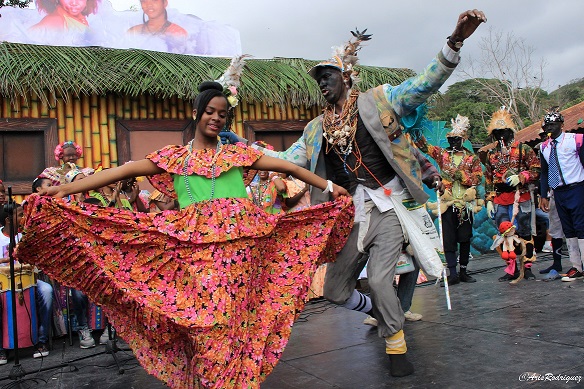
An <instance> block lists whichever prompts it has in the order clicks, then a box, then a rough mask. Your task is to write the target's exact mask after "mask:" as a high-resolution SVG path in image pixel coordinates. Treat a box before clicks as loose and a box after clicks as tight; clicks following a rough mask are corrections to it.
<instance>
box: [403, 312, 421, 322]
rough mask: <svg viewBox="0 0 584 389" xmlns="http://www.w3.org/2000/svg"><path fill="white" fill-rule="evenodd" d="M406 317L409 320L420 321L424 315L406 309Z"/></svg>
mask: <svg viewBox="0 0 584 389" xmlns="http://www.w3.org/2000/svg"><path fill="white" fill-rule="evenodd" d="M404 317H405V318H406V320H407V321H418V320H422V317H423V316H422V315H420V314H419V313H414V312H412V311H406V312H404Z"/></svg>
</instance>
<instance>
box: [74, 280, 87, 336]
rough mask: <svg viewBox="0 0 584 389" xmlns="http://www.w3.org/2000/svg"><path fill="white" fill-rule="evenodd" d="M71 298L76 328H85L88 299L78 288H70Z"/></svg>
mask: <svg viewBox="0 0 584 389" xmlns="http://www.w3.org/2000/svg"><path fill="white" fill-rule="evenodd" d="M71 300H73V308H74V309H73V313H75V317H76V318H77V328H78V329H80V330H86V329H87V328H88V327H87V307H88V306H89V299H88V298H87V296H86V295H85V294H84V293H83V292H81V291H80V290H77V289H73V288H71Z"/></svg>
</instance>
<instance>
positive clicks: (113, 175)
mask: <svg viewBox="0 0 584 389" xmlns="http://www.w3.org/2000/svg"><path fill="white" fill-rule="evenodd" d="M160 173H164V169H161V168H159V167H158V166H156V164H155V163H154V162H152V161H150V160H149V159H142V160H140V161H136V162H130V163H127V164H124V165H122V166H118V167H115V168H112V169H107V170H102V171H100V172H97V173H95V174H92V175H90V176H88V177H87V178H84V179H82V180H77V181H75V182H72V183H70V184H65V185H59V186H51V187H49V188H47V189H44V190H43V189H41V190H40V192H39V194H40V195H48V196H55V197H59V198H60V197H64V196H68V195H70V194H73V193H80V192H87V191H89V190H95V189H98V188H101V187H104V186H106V185H109V184H112V183H114V182H118V181H120V180H125V179H128V178H132V177H139V176H151V175H154V174H160Z"/></svg>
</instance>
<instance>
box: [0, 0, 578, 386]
mask: <svg viewBox="0 0 584 389" xmlns="http://www.w3.org/2000/svg"><path fill="white" fill-rule="evenodd" d="M142 3H143V4H144V3H146V2H142ZM146 11H147V10H146V9H145V13H146ZM150 11H152V13H153V10H150V9H148V12H150ZM153 15H154V14H153ZM153 15H150V14H149V17H150V18H151V19H152V20H154V16H153ZM483 22H486V17H485V15H484V14H483V13H482V12H481V11H478V10H469V11H466V12H463V13H462V14H461V15H460V16H459V18H458V21H457V23H456V26H455V28H454V31H453V32H452V34H451V35H450V36H449V37H448V38H447V41H446V44H445V45H444V47H443V48H442V49H441V50H440V51H439V52H438V54H437V55H436V57H435V58H434V59H433V60H432V61H431V62H430V64H429V65H428V66H427V67H426V69H424V71H422V72H421V73H420V74H419V75H417V76H415V77H413V78H410V79H408V80H406V81H404V82H403V83H402V84H400V85H398V86H392V85H389V84H385V85H380V86H378V87H375V88H372V89H370V90H367V91H365V92H361V91H360V90H359V88H358V81H359V79H358V74H357V71H356V70H355V69H354V65H355V64H356V61H357V52H358V51H359V49H360V44H361V43H362V42H364V41H367V40H369V39H370V38H371V36H370V35H366V34H364V33H362V32H359V31H355V32H353V38H352V40H350V41H349V42H348V43H347V44H345V45H344V46H342V49H341V50H336V51H335V53H334V54H333V57H332V58H331V59H329V60H326V61H323V62H321V63H319V64H317V65H316V66H314V67H313V68H312V69H311V70H310V71H309V74H310V76H311V77H312V78H313V79H314V80H315V81H316V83H317V84H318V86H319V89H320V91H321V92H322V95H323V97H324V100H325V101H326V103H325V106H324V109H323V114H322V115H320V116H318V117H317V118H315V119H314V120H312V121H311V122H310V123H309V124H308V125H307V126H306V128H305V130H304V133H303V134H302V136H301V137H300V138H299V139H298V141H296V142H295V143H294V144H293V145H292V146H291V147H290V148H288V149H287V150H285V151H280V152H278V151H275V150H273V148H272V147H270V146H269V145H267V144H266V143H263V142H255V143H253V144H252V145H250V146H247V145H246V141H245V140H244V139H241V138H239V137H238V136H237V135H235V134H234V133H232V132H230V131H229V130H228V129H226V128H225V125H226V122H227V118H228V117H229V115H230V110H231V109H232V108H233V105H234V104H233V97H234V96H233V95H232V96H229V97H231V99H229V98H228V97H227V96H228V95H229V92H227V93H226V91H229V87H228V85H224V84H221V83H218V82H203V83H201V85H199V92H200V93H199V94H198V96H197V98H196V100H195V102H194V110H193V119H194V125H195V136H194V138H193V139H192V140H191V141H190V142H189V143H188V144H187V145H185V146H167V147H165V148H163V149H161V150H158V151H155V152H152V153H151V154H149V155H147V156H146V158H145V159H143V160H140V161H135V162H129V163H127V164H125V165H122V166H119V167H116V168H111V169H101V168H98V169H96V170H95V171H94V170H92V169H87V168H85V169H84V168H82V167H80V166H77V164H76V163H77V161H78V159H79V158H80V157H81V152H82V150H81V148H79V147H78V146H77V145H76V144H75V143H74V142H64V143H62V144H60V145H59V146H58V148H57V149H56V150H55V157H56V159H57V160H58V161H59V162H60V166H58V167H54V168H47V169H46V170H45V171H44V172H42V173H41V174H40V175H39V177H38V178H37V179H36V180H35V182H34V183H33V193H34V194H33V195H31V196H30V197H29V198H27V200H26V204H25V207H24V217H23V218H22V219H19V220H21V221H22V222H21V223H20V224H21V225H22V228H23V230H24V232H25V233H24V235H18V239H19V240H20V242H19V243H18V248H17V250H16V259H18V260H20V261H22V262H25V263H29V264H32V265H36V266H37V267H38V268H40V269H43V271H44V272H46V274H47V275H48V276H49V277H51V278H54V279H56V280H58V281H59V282H62V283H64V284H65V285H67V286H69V287H71V288H72V290H73V291H74V292H73V293H72V296H74V301H73V303H74V306H75V308H76V311H75V314H76V316H77V315H78V316H77V320H78V323H79V339H80V346H81V347H82V348H86V347H92V346H94V345H95V341H94V339H93V336H92V335H91V332H90V330H89V328H88V326H87V320H86V317H85V316H84V310H85V309H86V308H85V307H86V306H87V302H88V299H89V300H92V301H95V303H97V304H100V305H101V306H102V307H103V309H104V312H105V314H106V315H107V317H108V319H109V321H110V322H111V323H112V325H113V326H114V328H115V329H116V330H117V332H118V333H119V334H120V336H121V337H122V338H123V339H124V340H125V341H126V342H128V344H129V345H130V346H131V347H132V349H133V351H134V353H135V354H136V357H137V358H138V360H139V361H140V363H141V364H142V365H143V366H144V368H145V369H146V370H147V371H148V372H149V373H151V374H153V375H155V376H157V377H158V378H160V379H161V380H163V381H164V382H166V383H167V384H168V385H169V386H171V387H176V388H183V387H184V388H191V387H199V386H202V387H206V388H224V387H233V388H239V387H259V384H260V383H261V382H262V381H263V380H264V379H265V377H266V376H267V375H268V374H269V373H270V372H271V371H272V369H273V368H274V366H275V364H276V363H277V361H278V360H279V357H280V356H281V353H282V351H283V349H284V347H285V345H286V342H287V340H288V337H289V335H290V331H291V326H292V323H293V321H294V318H295V315H296V314H297V312H298V311H299V310H300V309H302V307H303V304H304V303H305V301H306V298H307V293H308V289H309V287H310V285H311V282H312V277H313V275H314V274H315V272H317V270H318V269H321V268H322V265H323V264H325V263H326V272H325V275H324V285H323V292H322V293H323V295H324V297H325V298H326V299H327V300H329V301H331V302H333V303H335V304H339V305H341V306H343V307H345V308H347V309H352V310H357V311H361V312H363V313H364V314H367V315H368V316H365V323H366V324H369V325H372V326H375V327H376V328H377V332H378V335H379V337H380V338H381V339H383V341H384V344H385V352H386V354H387V355H388V363H389V368H390V372H391V375H392V376H395V377H402V376H407V375H410V374H412V373H413V372H414V366H413V364H412V363H411V362H410V361H409V360H408V358H407V353H408V348H407V345H406V337H405V333H404V320H412V321H415V320H420V319H421V318H422V316H421V315H420V314H416V313H413V312H411V311H410V306H411V301H412V296H413V293H414V289H415V288H414V287H415V284H416V280H417V279H418V273H419V271H420V268H422V270H424V258H421V257H420V254H419V253H420V252H421V251H420V250H419V249H418V248H417V247H416V245H420V244H422V245H426V243H427V245H428V246H429V247H431V248H432V250H435V252H443V253H444V258H445V263H446V267H447V270H448V271H447V273H448V275H447V277H445V280H444V283H445V284H446V283H448V284H449V285H455V284H457V283H460V282H466V283H474V282H476V281H477V280H476V279H475V278H474V277H472V276H471V275H470V274H469V271H468V266H469V259H470V249H471V239H472V236H473V229H472V225H473V218H474V215H475V213H476V212H478V211H480V210H481V209H482V206H483V204H486V208H487V211H488V213H489V216H490V217H491V218H492V219H493V220H494V223H495V226H496V228H497V229H498V230H499V232H500V233H499V234H498V235H497V236H495V237H494V241H493V247H492V248H493V249H497V251H498V252H499V253H500V255H501V257H502V259H503V260H504V261H505V262H506V264H507V266H506V268H505V274H504V275H503V276H502V277H501V278H500V280H501V281H512V282H515V281H518V280H519V279H521V278H525V279H526V280H530V279H533V278H535V275H534V274H533V272H532V271H531V264H532V263H533V262H534V261H535V257H536V254H535V245H534V241H533V235H534V232H535V231H534V226H533V225H534V219H535V204H536V201H537V200H539V203H538V204H539V205H538V206H539V208H540V209H541V210H542V211H544V214H545V215H548V218H549V227H548V229H549V235H550V237H551V238H552V239H551V246H552V247H553V256H554V263H553V265H552V266H550V268H548V269H544V270H542V271H540V273H542V274H546V275H545V277H547V278H548V279H552V278H555V277H556V274H557V275H559V274H560V273H561V272H562V264H561V253H560V248H561V245H562V244H563V238H564V237H565V239H566V242H567V245H568V252H569V256H570V261H571V263H572V268H571V269H570V270H569V271H568V272H567V273H566V274H565V275H564V276H563V278H562V280H564V281H573V280H576V279H581V278H584V275H583V268H582V259H583V256H584V225H583V224H584V214H583V213H584V207H582V206H581V205H582V201H583V200H582V199H584V196H583V195H584V193H582V191H584V151H582V147H581V146H582V143H583V141H582V135H580V134H571V133H564V132H563V131H562V127H563V121H564V119H563V117H562V115H561V114H560V113H559V112H557V111H555V110H551V111H550V112H548V113H547V114H545V116H544V117H543V121H542V123H543V124H542V143H541V144H540V145H538V147H536V148H539V157H538V155H537V153H536V152H535V151H534V149H533V148H531V147H530V146H528V145H526V144H522V143H519V142H517V141H516V140H515V139H514V138H515V133H516V125H515V124H514V122H513V120H512V118H511V115H510V114H509V112H508V111H507V110H506V109H505V108H504V107H503V108H501V109H500V110H499V111H497V112H494V113H493V116H492V118H491V121H490V123H489V125H488V128H487V130H488V133H489V136H490V137H491V138H492V140H493V141H496V146H495V147H494V148H492V149H491V150H489V151H488V152H487V154H486V156H485V157H484V158H483V159H482V162H483V165H484V168H485V170H484V173H483V167H482V165H481V159H479V157H478V156H477V155H476V154H475V153H474V152H473V150H472V149H471V148H469V147H467V146H466V145H465V141H466V140H467V139H468V130H469V126H470V125H469V121H468V118H466V117H464V116H461V115H458V116H457V117H456V118H453V119H452V121H451V124H450V127H451V129H450V132H449V133H448V134H447V135H446V140H447V141H448V146H447V147H445V148H442V147H439V146H437V145H431V144H429V143H428V141H427V140H426V139H425V138H424V137H419V136H413V134H412V133H410V132H408V131H407V128H408V125H407V124H406V120H404V119H405V118H408V117H410V116H411V115H414V116H415V115H417V114H418V113H419V108H420V107H421V105H422V104H423V103H424V102H425V101H426V99H427V98H428V97H429V96H431V95H432V94H434V93H436V91H438V89H439V88H440V87H441V86H442V85H443V83H444V82H445V81H446V80H447V78H448V77H449V76H450V74H452V72H453V71H454V69H455V68H456V66H457V64H458V62H459V60H460V54H459V51H460V49H461V47H462V45H463V42H464V41H465V40H466V39H467V38H469V37H470V36H471V35H472V34H473V33H474V31H475V30H476V29H477V28H478V26H479V25H480V24H481V23H483ZM146 24H147V22H145V25H146ZM427 156H430V157H431V158H432V159H434V160H435V161H436V164H437V167H436V166H434V165H433V164H432V163H431V162H430V161H429V160H428V158H427ZM140 177H148V179H149V181H150V183H151V184H152V185H153V186H154V187H155V189H156V190H155V192H153V193H152V194H151V195H150V196H147V197H144V196H141V195H140V194H141V192H140V188H139V180H140V179H141V178H140ZM483 181H485V195H484V199H483V198H482V197H483V196H482V194H480V191H479V190H478V187H479V186H481V185H482V183H483ZM538 184H539V193H536V190H535V189H534V188H536V185H538ZM423 185H426V186H427V187H428V188H430V189H433V190H436V191H437V192H438V193H437V196H439V199H440V201H439V204H440V207H435V211H434V213H435V214H436V216H437V217H438V219H439V220H440V222H439V227H441V228H439V229H440V230H441V232H442V236H439V235H438V231H437V229H436V227H435V225H434V223H433V222H432V219H431V217H430V215H429V213H428V211H427V210H426V207H425V206H424V205H425V204H426V203H427V201H428V199H429V196H428V195H427V194H426V192H425V191H424V189H423ZM0 189H1V190H0V201H1V202H6V197H5V195H4V193H3V192H4V187H3V185H2V184H1V182H0ZM404 210H405V215H406V216H407V217H408V218H413V219H415V220H417V221H418V222H419V223H416V226H412V225H410V223H407V222H405V220H406V219H405V218H404V212H403V211H404ZM19 212H20V211H19ZM2 219H3V220H2V222H3V226H5V225H6V224H9V223H10V220H9V219H7V218H6V217H5V216H3V217H2ZM72 220H74V221H75V223H71V221H72ZM407 220H409V219H407ZM417 224H419V225H420V226H423V227H419V226H417ZM17 225H18V223H17ZM412 228H414V229H416V228H417V229H420V228H425V230H424V233H423V234H422V235H423V236H425V237H426V238H425V239H428V240H427V241H425V242H422V243H420V242H418V241H415V240H414V239H413V238H412V236H413V235H414V232H415V231H413V230H412ZM418 232H419V231H418ZM3 233H4V229H3ZM4 235H6V234H4ZM46 242H51V244H50V245H48V244H47V243H46ZM4 257H6V254H5V255H4ZM404 257H407V258H409V260H410V261H412V262H413V263H412V266H411V268H410V269H409V270H411V271H406V272H400V273H401V274H400V276H399V282H398V283H397V289H396V285H394V281H395V279H396V277H395V276H396V274H397V273H398V271H397V270H396V269H397V268H398V260H400V258H404ZM365 266H366V269H367V279H368V285H369V288H370V294H369V295H367V294H364V293H362V291H359V290H357V289H356V284H357V276H358V275H359V274H360V273H361V270H362V269H363V268H364V267H365ZM400 266H401V265H400ZM38 282H41V281H38ZM49 288H50V284H49V285H48V288H47V287H45V286H43V284H40V285H39V286H38V289H37V294H38V295H39V297H38V299H39V300H40V299H43V301H44V305H43V307H44V308H43V309H39V314H40V315H41V316H42V317H41V319H40V320H39V322H40V323H41V326H43V327H44V329H42V330H41V336H40V337H39V344H38V345H37V347H36V348H37V350H38V352H37V353H35V357H36V356H37V354H38V356H39V357H43V356H46V355H48V349H47V348H46V339H47V331H46V330H47V327H46V326H47V324H46V323H47V320H49V319H47V310H48V311H49V312H50V311H51V309H52V308H51V305H50V304H49V302H48V301H47V297H46V296H48V294H47V293H49V294H52V290H51V289H49ZM39 306H40V305H39ZM104 334H105V335H106V336H107V333H106V332H104ZM102 337H103V336H102ZM105 341H107V338H106V339H105ZM2 361H4V362H2ZM5 361H6V355H5V354H4V359H2V354H0V363H5Z"/></svg>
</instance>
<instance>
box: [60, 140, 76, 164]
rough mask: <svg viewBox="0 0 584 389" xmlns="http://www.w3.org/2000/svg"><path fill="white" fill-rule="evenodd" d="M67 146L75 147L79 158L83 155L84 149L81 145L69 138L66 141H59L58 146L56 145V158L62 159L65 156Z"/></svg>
mask: <svg viewBox="0 0 584 389" xmlns="http://www.w3.org/2000/svg"><path fill="white" fill-rule="evenodd" d="M67 147H74V148H75V152H76V153H77V158H81V156H82V155H83V149H82V148H81V146H79V145H78V144H77V143H75V142H73V141H72V140H68V141H66V142H63V143H59V144H58V145H57V147H55V152H54V154H55V159H56V160H57V161H60V160H61V158H63V151H64V149H65V148H67Z"/></svg>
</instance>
